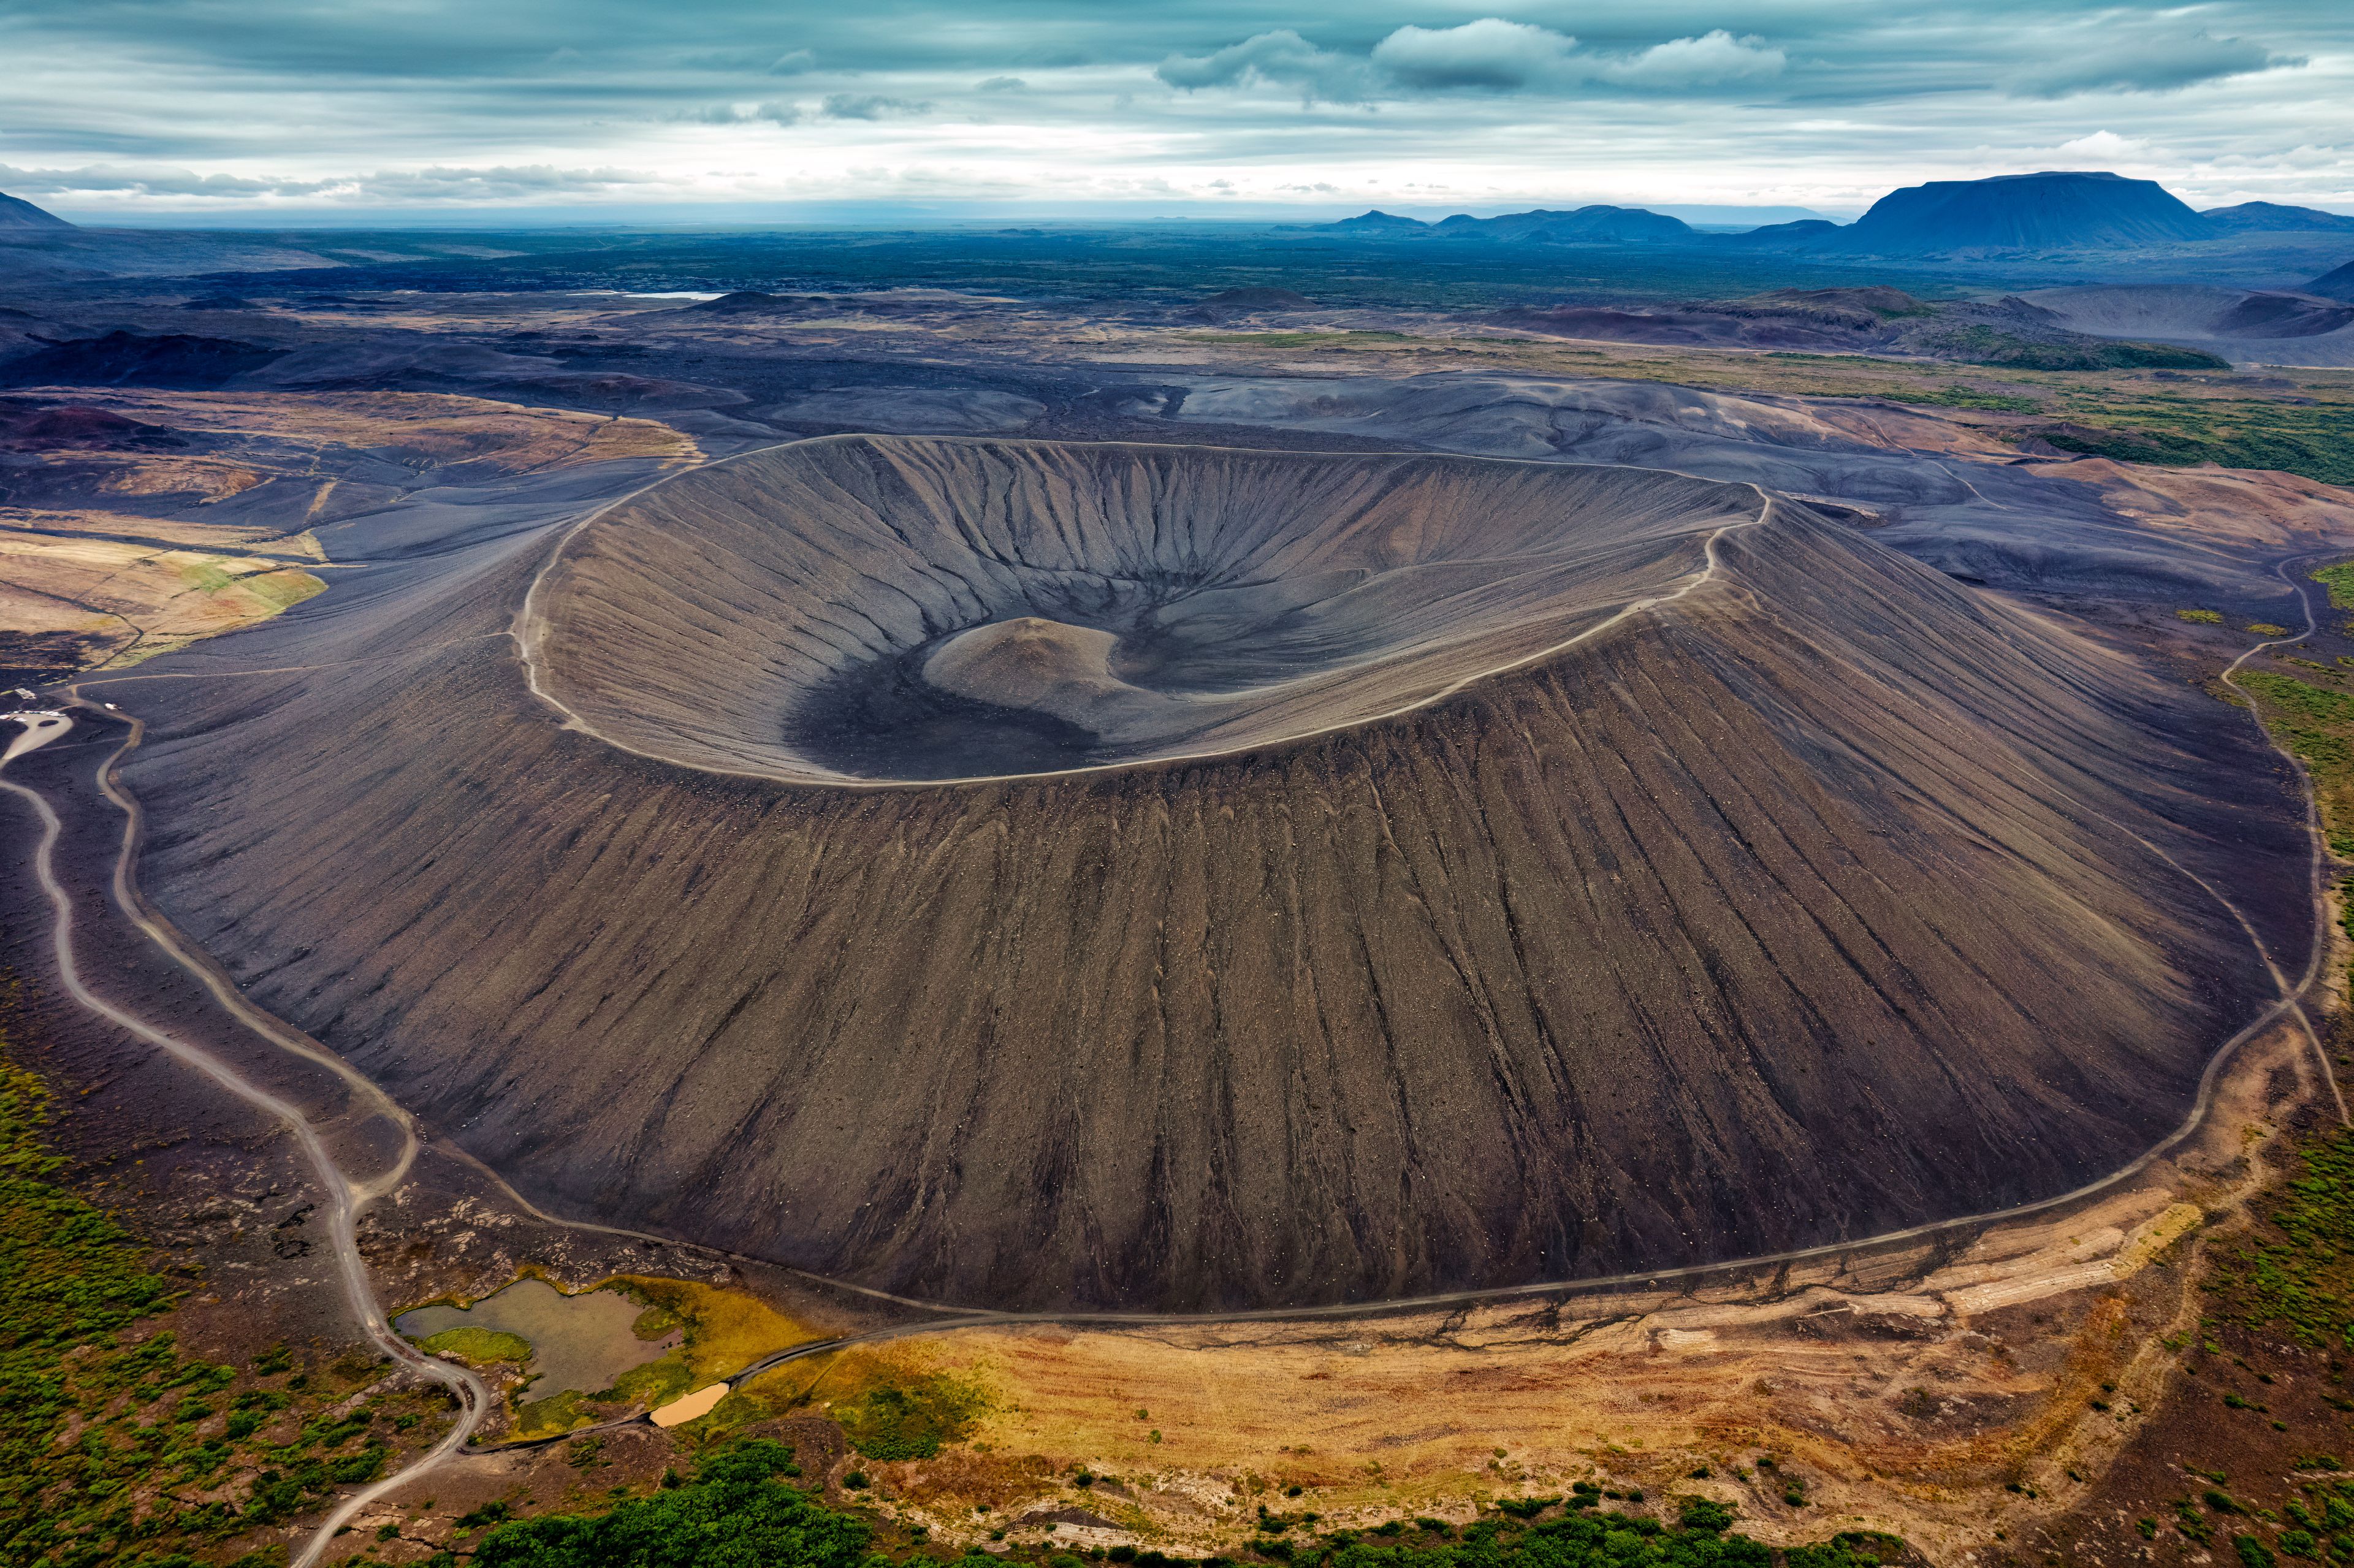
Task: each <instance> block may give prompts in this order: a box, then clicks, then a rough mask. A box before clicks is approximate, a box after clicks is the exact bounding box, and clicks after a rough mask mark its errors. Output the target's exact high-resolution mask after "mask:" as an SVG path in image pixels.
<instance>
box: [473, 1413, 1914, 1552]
mask: <svg viewBox="0 0 2354 1568" xmlns="http://www.w3.org/2000/svg"><path fill="white" fill-rule="evenodd" d="M800 1474H801V1471H800V1469H799V1467H797V1466H796V1465H795V1464H794V1463H793V1451H792V1450H791V1449H790V1447H787V1446H785V1445H784V1444H781V1443H778V1442H775V1441H772V1440H769V1439H764V1438H748V1439H741V1440H738V1441H736V1442H733V1443H728V1444H724V1445H721V1446H717V1447H716V1448H713V1449H711V1450H709V1451H708V1452H706V1453H705V1456H704V1458H703V1460H702V1463H701V1464H700V1465H699V1466H698V1467H697V1468H696V1470H695V1476H694V1478H692V1479H690V1480H685V1481H679V1480H677V1479H676V1478H674V1477H665V1478H664V1481H663V1489H662V1490H661V1491H658V1492H656V1493H655V1494H653V1495H652V1497H646V1498H636V1499H626V1500H623V1501H620V1502H617V1503H615V1504H614V1505H613V1506H612V1507H611V1508H610V1509H609V1510H607V1511H605V1512H603V1513H601V1514H595V1515H586V1514H551V1515H544V1516H541V1517H537V1518H532V1519H514V1518H511V1517H509V1510H507V1509H506V1508H505V1507H504V1506H494V1508H493V1509H490V1510H482V1511H481V1512H480V1513H478V1514H474V1515H469V1516H468V1517H467V1519H466V1520H461V1521H460V1522H461V1524H462V1525H466V1526H468V1527H469V1528H482V1527H484V1526H487V1527H488V1528H487V1529H486V1530H485V1531H484V1533H483V1534H482V1536H481V1537H480V1538H479V1539H478V1540H476V1541H475V1542H472V1544H471V1545H464V1544H460V1545H454V1546H452V1547H451V1548H450V1549H448V1550H445V1551H443V1552H438V1553H436V1554H435V1555H434V1556H433V1557H431V1558H430V1559H429V1560H428V1561H427V1564H426V1568H459V1565H460V1564H469V1565H471V1568H737V1565H739V1564H753V1563H759V1564H769V1565H773V1568H883V1565H884V1564H885V1563H889V1562H890V1561H891V1558H890V1557H887V1556H885V1554H884V1553H883V1552H880V1551H878V1550H877V1549H876V1546H875V1536H874V1529H873V1527H872V1526H871V1525H870V1524H869V1523H868V1522H867V1521H866V1520H863V1519H861V1518H859V1517H857V1516H855V1515H853V1514H848V1513H843V1512H840V1511H837V1510H831V1509H828V1508H827V1507H825V1506H824V1505H823V1504H822V1502H821V1501H819V1500H818V1497H817V1494H816V1493H815V1492H814V1491H808V1490H803V1489H801V1488H800V1487H797V1486H793V1485H791V1484H790V1478H793V1477H797V1476H799V1475H800ZM846 1479H847V1478H845V1481H846ZM861 1479H862V1480H863V1479H864V1478H863V1477H862V1478H861ZM1598 1500H1599V1497H1598V1494H1596V1492H1595V1490H1594V1489H1593V1488H1592V1487H1591V1485H1588V1486H1586V1487H1585V1488H1582V1489H1580V1490H1579V1492H1578V1494H1577V1496H1576V1497H1575V1498H1573V1499H1570V1500H1569V1502H1568V1503H1567V1504H1566V1506H1564V1504H1563V1502H1562V1499H1558V1498H1546V1499H1508V1503H1509V1504H1511V1505H1516V1506H1508V1507H1506V1511H1505V1512H1504V1513H1502V1514H1500V1515H1498V1516H1491V1517H1490V1518H1486V1519H1482V1520H1479V1521H1478V1522H1476V1523H1474V1524H1471V1525H1469V1526H1467V1527H1466V1528H1465V1529H1464V1530H1463V1531H1461V1533H1460V1535H1459V1536H1458V1534H1457V1533H1456V1532H1455V1531H1453V1530H1452V1529H1451V1528H1450V1527H1449V1526H1447V1524H1445V1523H1444V1522H1442V1521H1440V1520H1435V1519H1417V1520H1414V1521H1412V1523H1411V1524H1408V1523H1407V1522H1406V1521H1405V1520H1390V1521H1388V1522H1386V1523H1384V1524H1382V1525H1380V1526H1378V1527H1376V1528H1374V1529H1373V1530H1371V1531H1365V1532H1363V1533H1360V1532H1359V1531H1333V1532H1331V1534H1329V1535H1326V1536H1324V1537H1322V1538H1321V1539H1320V1540H1319V1539H1310V1540H1305V1541H1297V1542H1294V1541H1278V1540H1264V1541H1258V1542H1253V1544H1252V1548H1251V1550H1252V1552H1253V1554H1254V1555H1256V1556H1257V1557H1260V1558H1262V1559H1265V1560H1267V1561H1281V1562H1289V1563H1293V1564H1295V1565H1297V1568H1773V1564H1774V1562H1775V1558H1776V1553H1775V1552H1773V1551H1772V1550H1770V1549H1769V1548H1767V1547H1765V1546H1764V1545H1762V1544H1760V1543H1759V1542H1755V1541H1753V1540H1750V1539H1749V1538H1748V1537H1746V1536H1743V1535H1737V1534H1731V1533H1728V1531H1729V1530H1730V1527H1731V1525H1732V1523H1733V1510H1730V1509H1728V1508H1726V1507H1724V1506H1723V1504H1721V1503H1716V1502H1712V1501H1710V1500H1708V1499H1702V1498H1688V1499H1683V1501H1682V1504H1681V1510H1680V1519H1679V1522H1678V1523H1676V1524H1672V1525H1670V1524H1664V1523H1662V1522H1660V1521H1659V1520H1656V1519H1650V1518H1643V1517H1635V1516H1629V1515H1627V1514H1622V1513H1615V1512H1614V1513H1600V1512H1596V1511H1595V1504H1596V1502H1597V1501H1598ZM1500 1506H1504V1505H1500ZM1555 1509H1559V1510H1560V1512H1559V1513H1558V1515H1557V1516H1556V1517H1554V1518H1552V1519H1549V1520H1543V1521H1542V1522H1532V1521H1534V1520H1537V1519H1538V1518H1539V1516H1542V1515H1543V1514H1545V1513H1547V1512H1551V1511H1553V1510H1555ZM1514 1515H1521V1516H1525V1517H1513V1516H1514ZM1288 1526H1289V1521H1288V1520H1287V1521H1285V1528H1286V1529H1288ZM914 1533H915V1532H913V1531H911V1532H910V1535H911V1536H913V1535H914ZM1903 1552H1904V1543H1903V1542H1902V1541H1899V1540H1898V1539H1897V1538H1896V1537H1894V1536H1892V1535H1882V1534H1879V1533H1877V1532H1874V1531H1849V1532H1846V1533H1844V1534H1840V1535H1836V1536H1833V1537H1832V1538H1831V1539H1830V1540H1829V1541H1828V1542H1824V1543H1822V1544H1821V1545H1818V1546H1800V1547H1794V1548H1792V1549H1790V1550H1789V1551H1788V1552H1787V1553H1785V1554H1783V1557H1782V1560H1783V1562H1784V1563H1786V1564H1787V1568H1877V1565H1878V1564H1881V1563H1891V1562H1894V1561H1897V1560H1899V1559H1900V1558H1901V1556H1902V1555H1903ZM1105 1555H1106V1556H1107V1557H1108V1559H1109V1560H1111V1561H1113V1562H1117V1563H1134V1564H1136V1565H1137V1568H1171V1565H1172V1563H1176V1562H1180V1561H1183V1560H1182V1559H1173V1558H1172V1557H1170V1556H1168V1555H1167V1554H1165V1553H1163V1552H1158V1551H1154V1550H1150V1549H1145V1550H1141V1551H1140V1550H1138V1549H1137V1548H1134V1547H1126V1546H1122V1547H1115V1548H1113V1549H1112V1550H1111V1551H1110V1552H1108V1553H1106V1554H1105ZM924 1560H925V1559H924V1558H923V1557H922V1556H921V1555H918V1556H917V1558H916V1559H914V1561H917V1562H921V1561H924ZM932 1560H934V1561H939V1560H944V1558H943V1557H935V1558H933V1559H932ZM945 1560H949V1561H957V1562H959V1563H969V1564H971V1565H972V1568H982V1565H984V1564H997V1563H1004V1562H1006V1561H1008V1560H1009V1559H1008V1558H1007V1557H1005V1556H1000V1555H994V1554H991V1553H986V1552H979V1551H974V1550H969V1551H968V1552H966V1553H965V1554H964V1556H963V1557H962V1558H961V1559H945ZM1020 1560H1021V1559H1019V1558H1014V1559H1013V1561H1020ZM1045 1562H1046V1563H1047V1568H1071V1564H1073V1563H1075V1562H1076V1559H1074V1558H1072V1557H1070V1556H1069V1555H1067V1554H1064V1553H1057V1554H1054V1555H1051V1556H1048V1557H1047V1558H1046V1559H1045ZM1209 1563H1211V1564H1214V1565H1217V1568H1232V1564H1231V1563H1230V1562H1228V1560H1225V1559H1219V1558H1212V1559H1210V1560H1209Z"/></svg>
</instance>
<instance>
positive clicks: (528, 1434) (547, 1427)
mask: <svg viewBox="0 0 2354 1568" xmlns="http://www.w3.org/2000/svg"><path fill="white" fill-rule="evenodd" d="M596 1419H597V1417H596V1414H595V1413H594V1412H592V1411H590V1410H589V1409H588V1401H587V1400H586V1399H584V1398H583V1397H582V1396H581V1394H580V1393H579V1391H578V1390H577V1389H569V1388H567V1389H566V1390H565V1391H564V1392H563V1393H558V1394H555V1395H552V1396H550V1397H549V1398H546V1399H535V1400H532V1401H529V1402H528V1403H526V1404H520V1405H517V1406H516V1407H515V1436H517V1437H521V1438H535V1437H554V1436H560V1435H562V1434H563V1433H567V1432H569V1431H571V1430H572V1429H573V1428H574V1427H576V1426H586V1425H588V1424H589V1423H590V1422H592V1421H594V1420H596Z"/></svg>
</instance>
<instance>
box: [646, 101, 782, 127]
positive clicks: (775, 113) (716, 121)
mask: <svg viewBox="0 0 2354 1568" xmlns="http://www.w3.org/2000/svg"><path fill="white" fill-rule="evenodd" d="M672 118H673V119H675V120H684V121H685V122H688V123H690V124H695V125H755V124H763V123H765V124H769V125H793V124H798V123H799V122H800V121H801V106H800V105H799V104H795V103H785V102H774V103H715V104H712V105H711V106H710V107H708V108H705V109H691V110H689V111H686V112H685V113H684V114H677V115H673V116H672Z"/></svg>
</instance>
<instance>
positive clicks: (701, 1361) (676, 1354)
mask: <svg viewBox="0 0 2354 1568" xmlns="http://www.w3.org/2000/svg"><path fill="white" fill-rule="evenodd" d="M614 1283H615V1284H618V1285H620V1287H622V1288H624V1289H625V1290H627V1291H629V1293H630V1294H631V1295H632V1296H634V1297H636V1298H638V1299H640V1300H642V1301H643V1302H645V1303H646V1305H647V1308H648V1310H647V1311H646V1312H644V1313H641V1314H640V1315H639V1317H638V1320H637V1322H635V1323H634V1324H632V1325H631V1330H632V1331H633V1332H635V1333H636V1334H637V1335H638V1336H639V1337H640V1338H641V1339H648V1340H658V1339H661V1338H662V1337H663V1335H664V1334H667V1333H670V1332H671V1331H672V1330H684V1344H682V1345H681V1346H680V1347H679V1348H678V1349H677V1350H675V1351H672V1352H671V1353H670V1354H669V1355H667V1356H664V1357H663V1360H662V1361H656V1362H654V1363H653V1365H655V1366H661V1365H663V1364H664V1362H671V1361H675V1363H676V1364H677V1365H678V1366H680V1367H681V1368H683V1369H684V1372H685V1374H686V1376H687V1379H688V1380H689V1381H691V1382H692V1383H694V1384H695V1385H697V1386H700V1385H701V1384H703V1383H709V1382H711V1381H712V1380H713V1379H714V1378H719V1377H726V1376H728V1375H730V1374H732V1373H735V1372H741V1371H743V1370H744V1368H745V1367H747V1366H748V1365H750V1364H751V1363H752V1362H754V1361H758V1360H759V1359H760V1358H761V1357H762V1356H765V1355H767V1354H768V1353H769V1351H781V1350H783V1349H785V1348H786V1347H788V1346H790V1345H802V1344H807V1343H808V1342H809V1341H810V1340H822V1339H823V1338H825V1335H824V1333H823V1332H822V1330H817V1329H814V1328H811V1326H810V1325H809V1324H807V1323H804V1322H802V1321H801V1320H800V1319H796V1318H789V1317H787V1316H785V1314H783V1313H782V1312H779V1311H778V1310H777V1309H776V1308H773V1307H771V1306H769V1304H768V1303H767V1302H765V1301H762V1300H761V1299H759V1298H758V1297H755V1296H750V1295H747V1294H745V1293H744V1292H742V1291H740V1290H722V1289H720V1288H719V1287H716V1286H712V1285H701V1284H697V1283H696V1282H695V1281H694V1280H691V1279H658V1278H654V1277H651V1276H644V1275H627V1276H624V1277H621V1278H620V1279H618V1280H616V1281H614ZM656 1311H659V1312H660V1313H661V1314H662V1316H661V1317H656V1316H655V1315H654V1314H655V1312H656ZM640 1370H643V1369H640Z"/></svg>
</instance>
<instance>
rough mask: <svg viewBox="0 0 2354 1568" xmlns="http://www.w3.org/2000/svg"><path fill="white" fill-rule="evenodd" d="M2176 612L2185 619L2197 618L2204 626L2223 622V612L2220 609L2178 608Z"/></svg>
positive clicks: (2218, 624) (2217, 624)
mask: <svg viewBox="0 0 2354 1568" xmlns="http://www.w3.org/2000/svg"><path fill="white" fill-rule="evenodd" d="M2174 613H2175V614H2176V615H2178V616H2179V617H2181V618H2182V619H2183V620H2195V621H2197V622H2199V623H2200V625H2202V626H2221V625H2222V624H2223V612H2222V611H2221V610H2220V609H2178V610H2176V611H2175V612H2174Z"/></svg>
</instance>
